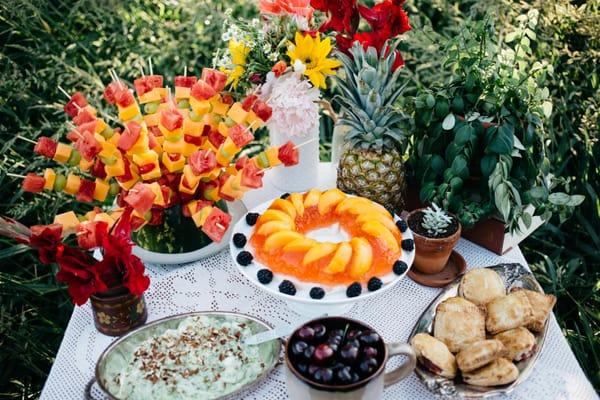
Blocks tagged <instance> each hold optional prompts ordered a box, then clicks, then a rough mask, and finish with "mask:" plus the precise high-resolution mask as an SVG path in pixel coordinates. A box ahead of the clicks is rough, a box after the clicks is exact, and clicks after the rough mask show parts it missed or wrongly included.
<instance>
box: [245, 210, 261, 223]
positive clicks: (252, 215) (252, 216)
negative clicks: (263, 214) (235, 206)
mask: <svg viewBox="0 0 600 400" xmlns="http://www.w3.org/2000/svg"><path fill="white" fill-rule="evenodd" d="M259 216H260V215H259V214H258V213H248V214H246V223H247V224H248V225H250V226H254V225H255V224H256V220H257V219H258V217H259Z"/></svg>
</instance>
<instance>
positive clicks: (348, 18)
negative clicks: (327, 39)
mask: <svg viewBox="0 0 600 400" xmlns="http://www.w3.org/2000/svg"><path fill="white" fill-rule="evenodd" d="M310 5H311V6H312V7H313V8H315V9H317V10H319V11H323V12H325V13H327V14H328V16H329V19H328V20H327V21H325V23H323V25H321V27H320V28H319V30H320V31H321V32H326V31H328V30H333V31H336V32H347V33H350V34H353V33H354V32H356V30H357V29H358V23H359V20H360V16H359V14H358V7H357V4H356V0H311V2H310Z"/></svg>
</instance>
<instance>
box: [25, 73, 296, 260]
mask: <svg viewBox="0 0 600 400" xmlns="http://www.w3.org/2000/svg"><path fill="white" fill-rule="evenodd" d="M111 74H112V76H113V81H112V82H111V83H110V84H109V85H107V86H106V89H105V90H104V99H105V100H106V101H107V102H108V103H110V104H113V105H116V107H117V109H118V120H119V121H118V122H119V125H120V126H119V127H114V128H113V127H111V126H109V124H108V123H107V122H106V121H105V120H104V119H103V118H102V117H101V116H100V115H99V114H98V112H97V110H96V109H95V108H93V107H92V106H91V105H89V104H88V101H87V100H86V98H85V96H84V95H83V94H81V93H79V92H77V93H75V94H73V95H69V94H68V93H67V92H64V90H63V92H64V93H65V95H67V96H68V97H69V101H68V102H67V104H66V105H65V106H64V110H65V112H66V113H67V114H68V115H69V117H71V122H70V127H71V131H70V132H69V134H68V135H67V139H69V140H70V141H71V144H66V143H59V142H57V141H56V140H54V139H52V138H49V137H43V136H42V137H40V138H39V139H38V140H37V142H34V143H35V148H34V151H35V152H36V153H37V154H40V155H43V156H45V157H47V158H50V159H52V160H55V161H57V162H59V163H63V164H67V165H68V166H70V167H77V168H78V169H79V173H78V174H75V173H72V172H71V173H68V174H67V176H64V175H61V174H59V173H57V172H55V171H54V169H52V168H47V169H46V170H45V172H44V174H43V176H39V175H36V174H33V173H30V174H28V175H27V176H25V177H23V178H24V181H23V189H24V190H25V191H28V192H41V191H43V190H49V191H54V192H65V193H68V194H71V195H74V196H75V197H76V199H77V200H78V201H83V202H94V201H97V202H105V203H112V202H113V201H114V202H116V206H117V207H118V208H116V209H113V210H112V211H111V212H103V211H102V210H100V209H95V210H94V211H91V212H89V213H88V214H86V215H85V216H81V217H79V218H78V217H77V216H76V215H75V214H74V213H73V212H68V213H65V214H61V215H59V216H57V217H56V219H55V222H56V223H59V224H61V225H62V229H63V231H65V232H66V231H68V230H70V229H74V228H75V227H76V226H78V225H79V219H80V218H81V219H84V220H87V221H90V222H96V221H104V222H106V223H107V224H108V228H109V229H110V228H111V227H112V225H113V224H114V223H115V220H116V219H117V218H118V217H119V216H120V215H121V214H122V213H123V210H127V209H131V210H132V211H131V212H130V213H127V215H130V217H131V221H130V223H131V225H132V228H133V229H134V231H136V232H135V233H134V240H135V241H136V243H137V244H138V245H139V246H141V247H142V248H145V249H148V250H151V251H153V252H159V253H183V252H190V251H193V250H196V249H199V248H202V247H204V246H207V245H208V244H210V243H212V242H217V243H218V242H221V241H222V238H223V237H224V235H225V234H226V232H227V230H228V227H229V224H230V222H231V219H232V217H231V215H229V214H228V212H227V206H226V203H225V201H229V202H233V201H235V200H239V199H241V197H242V196H243V195H244V193H245V192H246V191H248V190H250V189H254V188H259V187H261V186H262V175H263V173H264V171H265V170H267V169H269V168H272V167H275V166H277V165H281V164H283V165H286V166H290V165H294V164H296V163H297V162H298V150H297V149H296V146H295V145H294V144H293V143H291V142H288V143H285V144H281V145H280V146H277V147H269V148H267V149H266V150H265V151H263V152H261V153H259V154H257V155H256V156H254V157H252V158H249V157H238V155H239V153H240V151H241V150H242V148H243V147H244V146H246V145H247V144H248V143H250V142H251V141H252V140H253V139H254V135H253V132H254V131H255V130H256V129H258V128H259V127H261V126H263V125H264V124H265V123H266V122H267V121H269V119H270V117H271V114H272V108H271V106H269V105H268V104H267V102H265V101H263V100H261V99H259V98H258V97H257V96H248V97H246V98H245V99H244V100H243V102H234V100H233V98H232V96H231V95H229V94H228V93H227V92H225V91H224V88H225V85H226V81H227V79H228V78H227V75H226V74H225V73H223V72H220V71H217V70H214V69H208V68H205V69H203V71H202V75H201V77H196V76H187V74H186V73H184V75H182V76H176V77H175V79H174V82H173V85H174V90H171V89H170V88H169V87H165V86H164V85H163V76H162V75H154V74H153V73H152V67H151V64H150V75H144V71H143V70H142V76H141V77H139V78H138V79H135V81H134V83H133V85H134V88H135V91H136V94H137V99H136V97H135V96H134V94H133V92H132V91H131V90H130V89H129V87H128V85H127V84H126V83H125V82H124V81H122V80H121V79H119V77H118V76H117V75H116V73H114V71H111ZM61 90H62V88H61ZM115 120H116V119H115ZM236 157H238V158H237V159H236ZM91 177H93V178H95V179H94V180H91V179H89V178H91ZM223 242H224V243H225V242H226V240H225V241H223Z"/></svg>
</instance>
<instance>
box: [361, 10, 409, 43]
mask: <svg viewBox="0 0 600 400" xmlns="http://www.w3.org/2000/svg"><path fill="white" fill-rule="evenodd" d="M403 5H404V0H384V1H383V2H381V3H379V4H376V5H374V6H373V7H372V8H368V7H365V6H362V5H359V6H358V11H359V12H360V15H362V17H363V18H364V19H365V20H366V21H367V23H368V24H369V25H370V26H371V30H373V31H380V30H385V31H386V32H387V34H388V37H387V38H386V39H389V38H390V37H394V36H398V35H400V34H402V33H405V32H408V31H409V30H410V24H409V22H408V15H407V14H406V11H404V9H403V8H402V7H403Z"/></svg>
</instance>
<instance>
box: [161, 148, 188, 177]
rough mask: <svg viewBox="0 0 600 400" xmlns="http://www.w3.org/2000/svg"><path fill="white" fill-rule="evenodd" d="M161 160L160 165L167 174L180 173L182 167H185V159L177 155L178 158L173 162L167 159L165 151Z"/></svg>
mask: <svg viewBox="0 0 600 400" xmlns="http://www.w3.org/2000/svg"><path fill="white" fill-rule="evenodd" d="M176 154H179V153H176ZM161 159H162V164H163V165H164V166H165V168H166V169H167V171H169V172H176V171H181V170H182V169H183V167H184V166H185V157H183V156H182V155H181V154H180V155H179V158H178V159H177V160H175V161H173V160H171V158H170V157H169V154H168V153H167V152H166V151H165V152H163V153H162V157H161Z"/></svg>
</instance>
